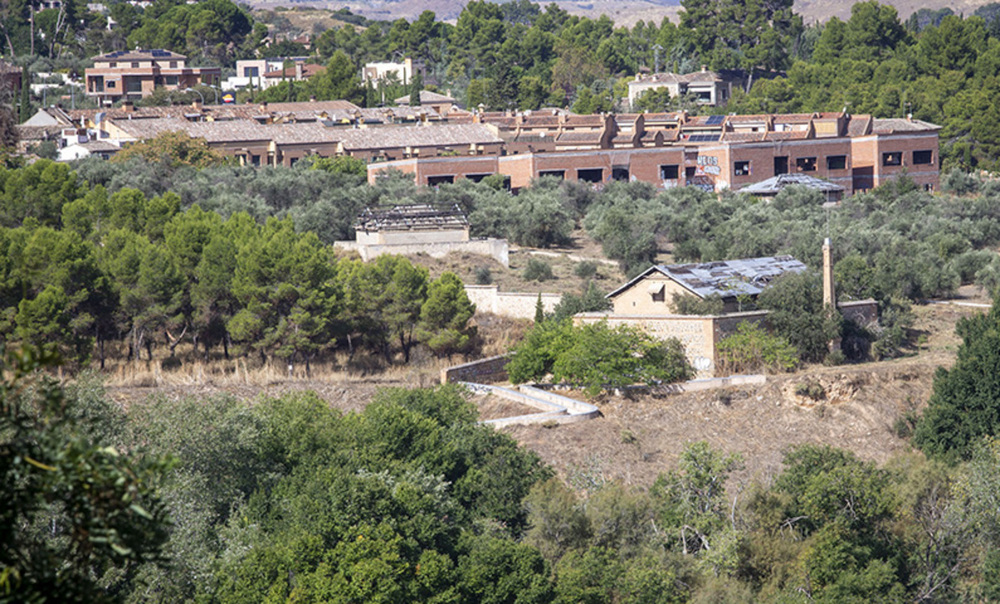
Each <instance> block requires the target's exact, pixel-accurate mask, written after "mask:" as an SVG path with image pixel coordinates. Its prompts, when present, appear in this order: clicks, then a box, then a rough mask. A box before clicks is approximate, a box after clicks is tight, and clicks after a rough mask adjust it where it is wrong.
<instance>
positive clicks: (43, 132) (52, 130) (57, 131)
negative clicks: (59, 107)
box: [14, 124, 66, 141]
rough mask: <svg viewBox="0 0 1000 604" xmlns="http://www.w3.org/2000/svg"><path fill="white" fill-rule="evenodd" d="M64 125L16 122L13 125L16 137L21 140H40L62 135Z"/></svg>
mask: <svg viewBox="0 0 1000 604" xmlns="http://www.w3.org/2000/svg"><path fill="white" fill-rule="evenodd" d="M65 127H66V126H60V125H58V124H56V125H52V126H22V125H21V124H18V125H16V126H14V128H15V129H16V130H17V136H18V138H19V139H20V140H22V141H41V140H48V139H51V138H58V137H59V136H61V135H62V131H63V128H65Z"/></svg>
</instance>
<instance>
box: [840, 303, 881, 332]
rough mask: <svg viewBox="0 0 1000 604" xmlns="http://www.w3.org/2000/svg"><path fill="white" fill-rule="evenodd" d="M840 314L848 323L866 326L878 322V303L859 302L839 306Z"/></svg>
mask: <svg viewBox="0 0 1000 604" xmlns="http://www.w3.org/2000/svg"><path fill="white" fill-rule="evenodd" d="M837 308H838V309H840V314H842V315H843V316H844V318H845V319H847V320H848V321H852V322H854V323H857V324H858V325H861V326H865V325H871V324H872V323H875V322H876V321H878V302H876V301H875V300H870V299H869V300H857V301H854V302H840V303H838V304H837Z"/></svg>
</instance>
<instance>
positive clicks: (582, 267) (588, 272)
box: [573, 260, 597, 279]
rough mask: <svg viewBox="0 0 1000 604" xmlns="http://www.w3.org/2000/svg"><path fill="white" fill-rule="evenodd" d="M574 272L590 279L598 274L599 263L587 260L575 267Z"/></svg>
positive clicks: (578, 275)
mask: <svg viewBox="0 0 1000 604" xmlns="http://www.w3.org/2000/svg"><path fill="white" fill-rule="evenodd" d="M573 274H574V275H576V276H577V277H580V278H581V279H589V278H591V277H593V276H594V275H596V274H597V263H596V262H591V261H590V260H586V261H584V262H579V263H577V265H576V266H574V267H573Z"/></svg>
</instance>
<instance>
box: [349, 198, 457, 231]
mask: <svg viewBox="0 0 1000 604" xmlns="http://www.w3.org/2000/svg"><path fill="white" fill-rule="evenodd" d="M354 228H355V230H358V231H364V232H369V231H376V232H378V231H414V230H420V231H434V230H453V229H467V228H469V221H468V220H467V219H466V217H465V212H463V211H462V209H461V208H459V207H458V204H453V205H451V206H447V205H431V204H426V203H416V204H408V205H398V206H392V207H391V208H365V209H364V210H363V211H362V212H361V214H359V215H358V221H357V223H356V224H355V226H354Z"/></svg>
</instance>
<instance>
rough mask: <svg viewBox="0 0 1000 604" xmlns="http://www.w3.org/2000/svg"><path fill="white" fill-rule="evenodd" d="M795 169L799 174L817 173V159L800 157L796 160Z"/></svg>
mask: <svg viewBox="0 0 1000 604" xmlns="http://www.w3.org/2000/svg"><path fill="white" fill-rule="evenodd" d="M795 168H796V169H797V170H798V171H799V172H815V171H816V158H815V157H800V158H798V159H796V160H795Z"/></svg>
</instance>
